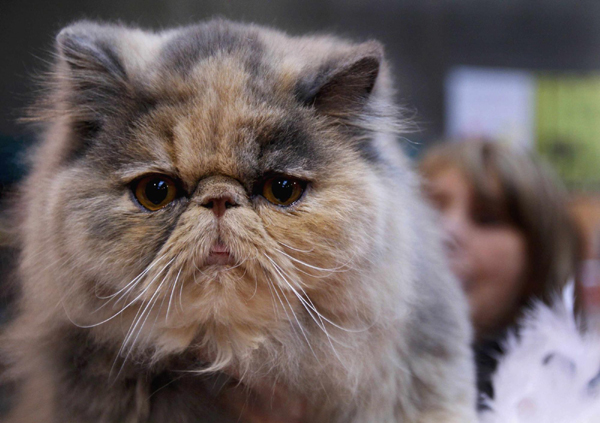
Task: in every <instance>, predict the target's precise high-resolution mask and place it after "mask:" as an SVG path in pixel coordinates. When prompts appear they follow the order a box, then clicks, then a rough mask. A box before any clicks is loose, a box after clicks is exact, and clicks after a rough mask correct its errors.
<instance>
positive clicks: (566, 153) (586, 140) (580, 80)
mask: <svg viewBox="0 0 600 423" xmlns="http://www.w3.org/2000/svg"><path fill="white" fill-rule="evenodd" d="M536 120H537V124H536V135H537V136H536V138H537V143H538V150H539V151H540V153H541V154H542V155H543V156H545V157H546V159H548V160H549V161H550V162H551V163H552V164H553V165H554V167H555V168H556V170H557V171H558V173H559V174H560V176H561V177H562V178H563V180H564V181H565V182H566V183H567V185H568V186H569V187H570V188H572V189H598V188H600V74H598V75H552V74H544V75H540V76H539V77H538V78H537V101H536Z"/></svg>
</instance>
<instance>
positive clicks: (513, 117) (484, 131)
mask: <svg viewBox="0 0 600 423" xmlns="http://www.w3.org/2000/svg"><path fill="white" fill-rule="evenodd" d="M446 136H448V137H449V138H451V139H466V138H486V139H492V140H497V141H502V142H507V143H509V144H512V145H517V146H524V147H527V148H532V147H535V148H536V149H537V150H538V151H539V152H540V153H541V154H542V155H543V156H545V157H546V158H547V159H548V160H549V161H550V162H551V163H552V164H553V165H554V167H555V168H556V170H557V171H558V173H559V174H560V176H561V177H562V178H563V180H564V181H565V182H566V183H567V185H568V186H570V187H571V188H584V189H585V188H593V189H598V188H600V74H598V73H596V74H565V73H550V72H546V73H543V72H542V73H533V72H528V71H517V70H502V69H483V68H470V67H459V68H456V69H454V70H452V71H451V72H450V73H449V74H448V78H447V80H446Z"/></svg>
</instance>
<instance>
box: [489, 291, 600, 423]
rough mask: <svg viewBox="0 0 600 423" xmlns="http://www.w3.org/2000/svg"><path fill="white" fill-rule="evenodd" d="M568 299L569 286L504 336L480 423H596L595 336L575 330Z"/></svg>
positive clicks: (599, 417) (599, 342)
mask: <svg viewBox="0 0 600 423" xmlns="http://www.w3.org/2000/svg"><path fill="white" fill-rule="evenodd" d="M573 298H574V296H573V285H572V284H571V285H569V286H567V288H565V290H564V292H563V296H562V301H561V300H557V301H556V304H555V305H554V306H553V307H547V306H545V305H543V304H537V305H536V306H535V308H534V309H533V310H532V312H531V313H530V314H529V315H528V316H527V317H526V318H525V319H524V321H523V322H522V326H521V327H522V329H521V330H520V335H519V337H518V338H517V337H516V336H515V335H514V334H512V335H511V336H509V339H508V340H507V341H506V344H505V346H506V348H505V350H506V353H505V355H504V356H503V357H502V358H501V359H500V361H499V364H498V370H497V372H496V374H495V375H494V377H493V379H492V381H493V386H494V392H495V398H494V399H493V400H489V401H487V405H489V407H490V410H489V411H483V412H482V413H481V414H480V421H481V423H600V336H599V334H598V333H592V332H591V331H590V332H586V333H581V331H580V330H579V329H578V325H577V321H576V318H575V317H574V313H573Z"/></svg>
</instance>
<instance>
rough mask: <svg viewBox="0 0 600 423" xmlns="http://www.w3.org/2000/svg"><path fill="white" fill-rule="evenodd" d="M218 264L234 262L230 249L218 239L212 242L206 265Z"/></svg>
mask: <svg viewBox="0 0 600 423" xmlns="http://www.w3.org/2000/svg"><path fill="white" fill-rule="evenodd" d="M218 264H221V265H224V264H229V265H232V264H234V259H233V256H232V254H231V251H230V250H229V248H228V247H227V246H226V245H225V244H224V243H223V242H222V241H221V240H218V241H217V242H215V243H214V245H213V246H212V247H211V248H210V250H209V253H208V257H207V258H206V265H207V266H210V265H218Z"/></svg>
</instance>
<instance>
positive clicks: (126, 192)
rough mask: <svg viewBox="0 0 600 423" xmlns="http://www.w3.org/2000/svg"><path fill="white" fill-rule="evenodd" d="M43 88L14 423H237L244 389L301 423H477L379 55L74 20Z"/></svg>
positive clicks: (457, 322) (316, 39) (464, 353)
mask: <svg viewBox="0 0 600 423" xmlns="http://www.w3.org/2000/svg"><path fill="white" fill-rule="evenodd" d="M44 84H45V85H44V86H45V94H44V95H43V96H42V98H41V99H40V101H39V102H38V103H37V104H36V106H35V107H34V108H33V110H34V112H33V114H32V118H31V119H32V120H34V121H36V122H38V124H39V128H40V143H39V145H38V146H37V148H36V150H34V151H33V152H32V159H31V163H32V164H31V172H30V174H29V176H28V177H27V178H26V181H25V182H24V183H23V187H22V195H21V197H20V200H19V203H18V209H17V213H16V214H17V215H18V216H19V219H20V222H19V224H18V225H19V233H20V245H21V247H20V248H21V252H20V262H19V269H18V276H19V280H20V285H21V297H20V302H19V306H18V312H17V316H16V318H15V320H14V322H13V323H12V324H11V325H10V327H9V328H8V329H7V331H6V332H5V334H4V335H3V336H4V338H3V341H2V342H3V345H4V348H3V350H4V351H3V354H4V357H5V359H6V360H8V363H9V365H10V370H9V372H8V374H7V376H8V377H10V378H11V379H12V380H14V381H16V382H17V383H18V391H17V396H16V401H15V404H14V407H13V411H12V414H11V416H9V421H10V422H48V423H50V422H65V423H83V422H86V423H88V422H106V423H112V422H132V423H133V422H136V423H138V422H140V423H141V422H153V423H161V422H169V423H178V422H181V423H185V422H209V421H219V422H223V421H229V420H228V419H232V420H231V421H238V418H239V417H240V416H239V414H237V412H233V413H232V412H231V410H229V408H228V404H227V400H226V399H223V398H222V396H221V392H222V390H225V391H226V390H227V389H229V388H231V386H238V385H239V386H243V387H244V388H243V389H244V390H248V391H252V390H253V389H258V388H257V387H261V386H262V387H264V386H267V387H273V389H275V387H283V389H285V392H287V393H288V394H289V396H290V397H297V398H303V399H305V401H306V408H305V409H306V412H305V421H307V422H312V423H318V422H327V423H334V422H355V423H358V422H404V423H408V422H415V423H416V422H419V423H433V422H435V423H438V422H447V423H448V422H461V423H465V422H473V421H475V393H474V391H475V383H474V374H473V373H474V370H473V363H472V357H471V352H470V348H469V343H470V337H471V333H470V327H469V324H468V318H467V311H466V302H465V300H464V298H463V296H462V293H461V291H460V288H459V286H458V285H457V283H456V282H455V280H454V278H453V277H452V276H451V275H450V272H449V270H448V267H447V265H446V263H445V261H444V258H443V253H442V250H441V246H440V242H439V239H438V235H437V231H436V229H435V228H434V226H433V216H432V213H431V211H430V210H429V209H428V208H427V207H426V206H425V205H424V203H423V202H422V200H421V199H420V197H419V194H418V188H417V187H418V181H417V179H416V176H415V175H414V173H413V172H412V170H411V169H410V164H409V163H408V160H407V159H406V158H405V157H404V156H403V155H402V152H401V150H400V147H399V145H398V141H397V133H398V132H399V131H401V130H402V127H403V126H402V121H401V119H400V117H399V113H398V108H397V107H395V106H394V102H393V88H392V83H391V77H390V71H389V66H388V65H387V63H386V61H385V59H384V53H383V48H382V46H381V45H380V44H379V43H378V42H375V41H368V42H364V43H353V42H350V41H346V40H343V39H340V38H336V37H333V36H303V37H302V36H301V37H292V36H288V35H286V34H284V33H282V32H279V31H277V30H273V29H269V28H264V27H260V26H256V25H246V24H240V23H233V22H230V21H227V20H222V19H220V20H212V21H208V22H204V23H200V24H198V25H194V26H189V27H182V28H176V29H172V30H165V31H161V32H150V31H145V30H141V29H137V28H131V27H126V26H123V25H114V24H105V23H95V22H90V21H81V22H77V23H74V24H72V25H71V26H68V27H66V28H64V29H63V30H62V31H61V32H60V33H59V34H58V36H57V38H56V59H55V63H54V67H53V69H52V71H51V72H50V73H49V75H48V76H47V77H46V79H45V82H44ZM228 413H229V414H228Z"/></svg>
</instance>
